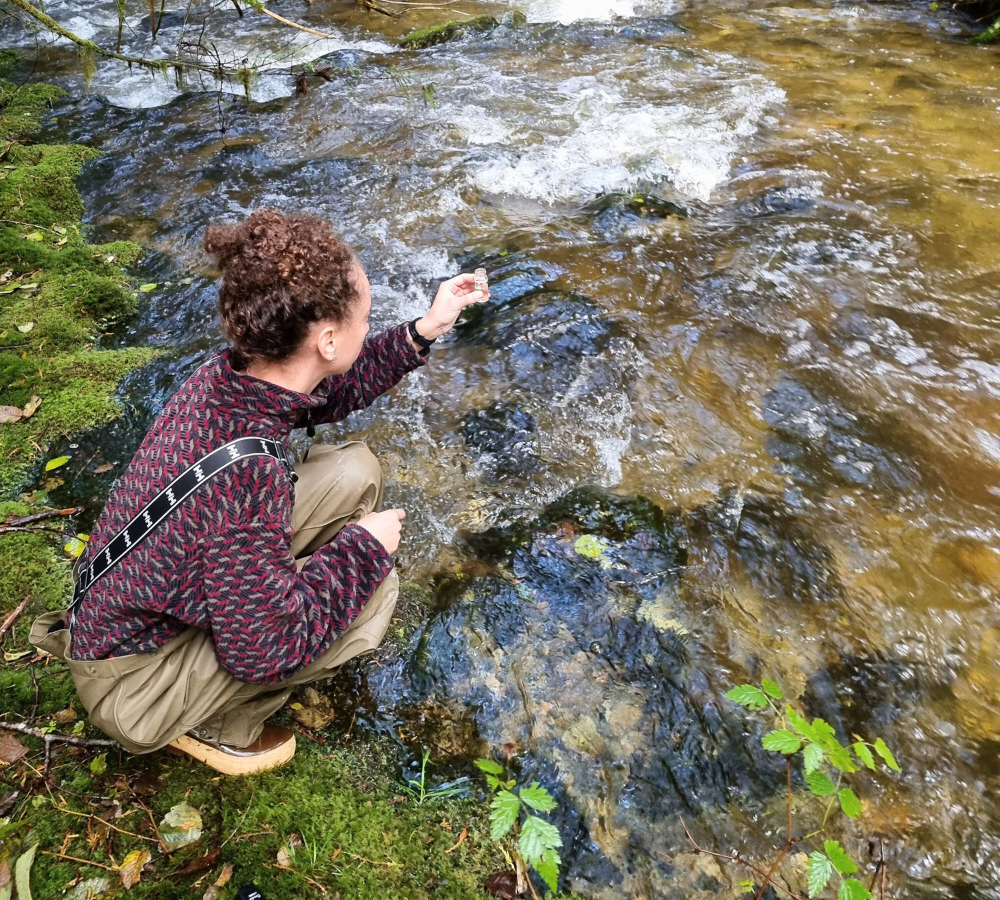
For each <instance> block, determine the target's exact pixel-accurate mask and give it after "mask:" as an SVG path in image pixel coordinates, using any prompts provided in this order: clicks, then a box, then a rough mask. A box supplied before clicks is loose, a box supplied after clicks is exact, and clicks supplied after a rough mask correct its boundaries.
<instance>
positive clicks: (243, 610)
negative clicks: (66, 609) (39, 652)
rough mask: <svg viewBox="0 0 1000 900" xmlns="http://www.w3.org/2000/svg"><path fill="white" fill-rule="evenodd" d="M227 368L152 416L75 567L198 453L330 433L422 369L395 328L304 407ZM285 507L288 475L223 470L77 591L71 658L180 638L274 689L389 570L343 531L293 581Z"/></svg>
mask: <svg viewBox="0 0 1000 900" xmlns="http://www.w3.org/2000/svg"><path fill="white" fill-rule="evenodd" d="M228 357H229V354H228V351H226V352H223V353H222V354H221V355H220V356H218V357H216V358H214V359H212V360H211V361H210V362H208V363H206V364H205V365H204V366H202V367H201V368H200V369H199V370H198V371H197V372H195V374H194V375H192V376H191V378H190V379H188V381H187V382H186V383H185V384H184V386H183V387H182V388H181V389H180V390H179V391H178V392H177V393H176V394H175V395H174V396H173V398H171V400H170V402H169V403H168V404H167V405H166V407H165V408H164V410H163V412H162V413H161V414H160V416H159V418H158V419H157V420H156V423H155V424H154V425H153V427H152V429H151V430H150V432H149V434H147V435H146V439H145V440H144V441H143V442H142V446H140V447H139V450H138V452H137V453H136V454H135V457H134V458H133V459H132V462H131V463H130V465H129V467H128V470H127V471H126V472H125V474H124V475H123V476H122V477H121V478H120V479H119V480H118V482H117V483H116V485H115V487H114V490H113V491H112V493H111V497H110V499H109V500H108V503H107V506H105V508H104V511H103V512H102V513H101V516H100V518H99V519H98V522H97V525H96V527H95V528H94V531H93V534H92V535H91V539H90V542H89V545H88V550H87V555H88V556H89V555H90V554H93V553H100V552H101V550H102V549H103V548H104V546H105V544H107V543H108V541H109V540H110V539H111V538H112V537H113V536H114V535H115V534H117V532H118V531H119V530H120V529H121V528H123V527H124V526H125V525H126V524H128V522H129V521H130V520H131V519H132V517H133V516H135V515H136V513H138V512H139V510H141V509H142V507H143V506H145V505H146V504H147V503H148V502H149V501H150V500H151V499H152V498H153V497H154V496H156V495H157V494H158V493H159V492H160V491H161V490H163V489H164V488H165V487H166V486H167V485H168V484H169V483H170V482H171V481H173V479H175V478H176V477H177V476H178V475H180V474H181V473H182V472H183V471H184V470H185V469H187V468H188V467H189V466H191V465H192V464H193V463H195V462H197V461H198V460H199V459H200V458H201V457H203V456H204V455H205V454H207V453H209V452H210V451H212V450H214V449H216V448H217V447H221V446H222V445H223V444H226V443H228V442H229V441H232V440H235V439H237V438H241V437H246V436H255V437H256V436H260V437H269V438H277V439H279V440H281V439H284V438H285V437H286V436H287V435H288V433H289V432H290V431H291V429H293V428H297V427H303V426H305V425H306V424H307V417H308V415H309V413H310V412H311V414H312V415H311V420H312V421H313V422H315V423H317V424H319V423H322V422H337V421H339V420H341V419H343V418H345V417H346V416H347V415H348V414H349V413H350V412H352V411H353V410H356V409H363V408H364V407H366V406H368V405H369V404H370V403H372V402H373V401H374V400H375V399H376V398H377V397H379V396H380V395H381V394H383V393H385V392H386V391H387V390H389V389H390V388H391V387H392V386H393V385H395V384H396V383H397V382H398V381H399V380H400V379H401V378H402V377H403V376H404V375H405V374H406V373H408V372H410V371H412V370H413V369H415V368H417V367H418V366H420V365H422V364H423V363H424V362H425V361H426V356H423V355H420V354H418V353H417V352H416V351H415V350H414V349H413V345H412V344H411V343H410V341H409V338H408V337H407V333H406V326H405V325H400V326H398V327H397V328H394V329H391V330H389V331H385V332H382V333H381V334H378V335H375V336H374V337H371V338H369V339H368V340H367V341H366V342H365V345H364V348H363V349H362V351H361V355H360V356H359V357H358V360H357V362H356V363H355V364H354V366H353V367H352V368H351V370H350V371H349V372H347V373H346V374H344V375H334V376H332V377H330V378H328V379H326V380H325V381H324V382H323V383H322V384H321V385H320V386H319V388H318V389H317V391H316V393H313V394H299V393H297V392H295V391H290V390H286V389H284V388H281V387H278V386H277V385H274V384H272V383H270V382H267V381H261V380H259V379H256V378H253V377H249V376H242V375H237V374H236V373H235V372H234V371H233V370H232V368H231V367H230V365H229V361H228ZM293 500H294V487H293V485H292V483H291V480H290V478H289V475H288V472H287V471H286V469H285V468H284V467H283V466H282V465H281V464H280V463H278V462H277V461H276V460H274V459H271V458H270V457H265V456H255V457H250V458H247V459H245V460H241V461H239V462H237V463H234V464H233V465H231V466H229V467H228V468H226V469H224V470H223V471H222V472H221V473H219V474H218V475H216V476H215V477H214V478H213V479H212V480H211V482H209V483H208V484H205V485H202V486H201V487H199V488H198V489H197V490H196V491H195V492H194V493H193V494H192V495H191V496H190V497H188V498H187V499H186V500H185V501H183V503H182V504H181V506H180V507H178V508H177V509H176V510H174V512H172V513H171V514H170V516H169V517H168V518H167V519H166V520H165V521H164V522H163V523H161V524H160V525H159V526H158V527H157V529H156V530H155V531H154V532H153V533H152V534H151V535H150V536H149V537H148V538H146V540H145V541H144V542H143V543H142V544H140V545H139V546H137V547H135V548H133V549H132V551H131V552H130V553H129V554H128V555H127V556H126V557H125V558H124V559H123V560H122V561H121V562H120V563H119V564H118V565H117V566H115V567H114V568H113V569H112V570H111V571H110V572H108V573H107V574H106V575H105V576H104V577H103V578H101V579H100V580H98V581H97V582H96V583H95V584H94V585H93V587H91V589H90V591H89V592H88V593H87V594H86V596H85V597H84V599H83V601H82V603H81V604H80V607H79V608H78V610H77V613H76V621H75V626H74V628H73V639H72V640H73V643H72V656H73V658H74V659H107V658H108V657H116V656H124V655H127V654H131V653H145V652H150V651H153V650H155V649H156V648H158V647H161V646H163V645H164V644H165V643H167V641H169V640H170V639H171V638H174V637H176V636H177V635H179V634H181V633H182V632H183V631H185V630H186V629H187V628H189V627H192V626H193V627H195V628H200V629H202V630H203V631H206V632H208V633H209V634H210V635H211V636H212V639H213V641H214V644H215V652H216V656H217V657H218V660H219V663H220V664H221V665H222V666H223V667H224V668H225V669H226V671H228V672H230V673H231V674H232V675H233V676H235V677H236V678H238V679H239V680H240V681H245V682H250V683H252V684H275V683H278V682H280V681H283V680H284V679H286V678H289V677H290V676H291V675H293V674H295V672H297V671H298V670H299V669H302V668H303V667H305V666H307V665H308V664H309V663H310V662H312V660H314V659H316V658H317V657H318V656H320V655H321V654H322V653H323V652H324V651H325V650H326V649H327V648H328V647H329V646H330V644H331V643H332V641H333V640H334V638H336V637H337V635H339V634H341V633H342V632H343V631H344V630H345V629H346V628H347V626H348V625H349V624H350V623H351V621H352V620H353V619H354V618H355V617H357V615H358V614H359V613H360V612H361V610H362V608H363V607H364V605H365V603H366V602H367V601H368V599H369V598H370V597H371V595H372V594H373V593H374V592H375V589H376V588H377V587H378V586H379V585H380V584H381V583H382V580H383V579H384V578H385V577H386V575H387V574H388V573H389V571H390V570H391V569H392V560H391V559H390V557H389V555H388V554H387V553H386V551H385V548H384V547H383V546H382V544H381V543H380V542H379V541H378V540H377V539H376V538H375V537H374V536H372V535H371V534H370V533H369V532H368V531H366V530H365V529H364V528H360V527H358V526H357V525H348V526H347V527H346V528H345V529H343V531H341V532H340V534H338V535H337V537H336V538H335V539H334V540H333V541H332V542H331V543H329V544H327V545H326V546H325V547H322V548H320V549H319V550H318V551H317V552H316V553H314V554H313V555H312V557H311V558H310V559H309V561H308V562H307V563H306V565H305V566H304V567H303V569H302V571H301V572H297V571H296V568H295V560H294V559H292V554H291V540H292V528H291V513H292V503H293ZM84 562H86V559H85V560H84Z"/></svg>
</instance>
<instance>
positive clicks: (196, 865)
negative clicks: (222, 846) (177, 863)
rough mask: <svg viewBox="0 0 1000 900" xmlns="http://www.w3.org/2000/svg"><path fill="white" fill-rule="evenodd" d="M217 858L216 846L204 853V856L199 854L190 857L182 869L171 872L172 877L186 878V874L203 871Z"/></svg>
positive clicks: (212, 864) (217, 849)
mask: <svg viewBox="0 0 1000 900" xmlns="http://www.w3.org/2000/svg"><path fill="white" fill-rule="evenodd" d="M218 858H219V848H218V847H216V848H215V849H214V850H212V851H210V852H209V853H206V854H205V855H204V856H199V857H198V858H197V859H192V860H191V862H189V863H188V864H187V865H186V866H185V867H184V868H183V869H181V870H180V871H179V872H175V873H174V874H173V877H174V878H186V877H187V876H188V875H194V873H195V872H203V871H204V870H205V869H210V868H212V866H214V865H215V862H216V860H217V859H218Z"/></svg>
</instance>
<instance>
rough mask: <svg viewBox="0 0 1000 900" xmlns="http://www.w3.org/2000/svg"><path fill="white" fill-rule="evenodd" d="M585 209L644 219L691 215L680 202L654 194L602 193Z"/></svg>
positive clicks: (593, 212)
mask: <svg viewBox="0 0 1000 900" xmlns="http://www.w3.org/2000/svg"><path fill="white" fill-rule="evenodd" d="M585 209H586V211H587V212H588V213H591V214H592V215H595V216H599V215H601V214H602V213H607V212H627V213H629V214H631V215H633V216H639V217H641V218H644V219H666V218H669V217H670V216H677V217H680V218H682V219H686V218H687V217H688V216H689V215H691V213H690V211H689V210H688V209H687V208H686V207H684V206H681V205H680V204H679V203H672V202H671V201H669V200H664V199H662V198H661V197H656V196H654V195H653V194H618V193H612V194H602V195H601V196H600V197H597V198H596V199H595V200H592V201H591V202H590V203H588V204H587V206H586V207H585Z"/></svg>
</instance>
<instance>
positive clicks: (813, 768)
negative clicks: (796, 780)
mask: <svg viewBox="0 0 1000 900" xmlns="http://www.w3.org/2000/svg"><path fill="white" fill-rule="evenodd" d="M825 758H826V754H825V753H824V752H823V748H822V747H821V746H820V745H819V744H806V748H805V750H803V751H802V761H803V768H804V769H805V773H806V776H807V777H808V776H809V775H812V773H813V772H818V771H819V768H820V766H822V765H823V760H824V759H825Z"/></svg>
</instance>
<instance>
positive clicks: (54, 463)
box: [45, 456, 69, 472]
mask: <svg viewBox="0 0 1000 900" xmlns="http://www.w3.org/2000/svg"><path fill="white" fill-rule="evenodd" d="M68 462H69V457H68V456H57V457H56V458H55V459H50V460H49V461H48V462H47V463H46V464H45V471H46V472H51V471H52V470H53V469H58V468H59V467H60V466H64V465H66V463H68Z"/></svg>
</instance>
